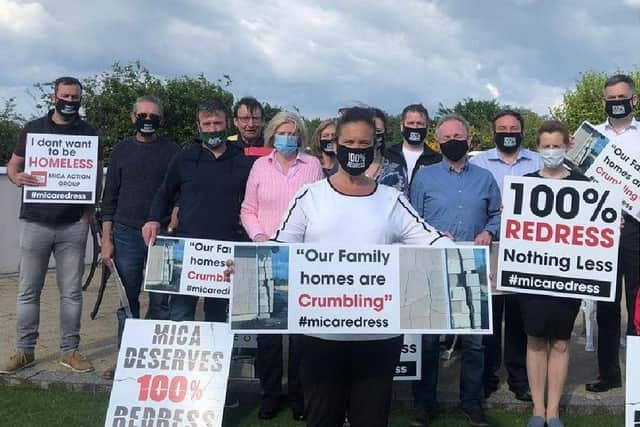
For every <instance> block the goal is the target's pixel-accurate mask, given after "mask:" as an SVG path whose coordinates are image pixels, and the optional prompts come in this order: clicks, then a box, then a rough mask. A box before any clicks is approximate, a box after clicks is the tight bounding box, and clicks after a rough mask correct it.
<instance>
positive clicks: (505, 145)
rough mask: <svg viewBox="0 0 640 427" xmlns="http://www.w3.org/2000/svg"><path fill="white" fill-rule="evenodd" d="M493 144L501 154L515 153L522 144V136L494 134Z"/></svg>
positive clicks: (513, 133) (510, 133)
mask: <svg viewBox="0 0 640 427" xmlns="http://www.w3.org/2000/svg"><path fill="white" fill-rule="evenodd" d="M493 142H495V144H496V147H498V150H500V151H502V152H503V153H515V152H516V151H517V150H518V147H520V144H522V134H521V133H519V132H496V134H495V135H494V136H493Z"/></svg>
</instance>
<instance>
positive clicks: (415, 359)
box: [393, 335, 422, 381]
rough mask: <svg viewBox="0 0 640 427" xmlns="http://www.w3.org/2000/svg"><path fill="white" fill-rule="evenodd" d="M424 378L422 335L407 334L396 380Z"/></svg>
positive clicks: (394, 378)
mask: <svg viewBox="0 0 640 427" xmlns="http://www.w3.org/2000/svg"><path fill="white" fill-rule="evenodd" d="M421 378H422V335H405V336H404V342H403V343H402V353H400V362H399V363H398V364H397V365H396V370H395V375H394V377H393V380H394V381H414V380H419V379H421Z"/></svg>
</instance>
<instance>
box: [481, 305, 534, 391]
mask: <svg viewBox="0 0 640 427" xmlns="http://www.w3.org/2000/svg"><path fill="white" fill-rule="evenodd" d="M491 304H492V308H493V335H485V336H484V339H483V344H484V346H485V347H484V367H485V368H484V384H485V387H488V386H492V385H497V384H498V381H499V379H498V376H497V375H496V372H497V371H498V369H500V366H501V365H502V360H503V359H502V349H503V347H504V365H505V367H506V368H507V374H508V378H507V383H508V384H509V389H510V390H511V391H514V392H516V391H521V390H527V389H528V388H529V382H528V380H527V334H525V332H524V326H523V324H522V316H521V315H520V306H519V303H518V298H517V295H495V296H493V297H492V298H491ZM503 314H504V345H503V342H502V316H503Z"/></svg>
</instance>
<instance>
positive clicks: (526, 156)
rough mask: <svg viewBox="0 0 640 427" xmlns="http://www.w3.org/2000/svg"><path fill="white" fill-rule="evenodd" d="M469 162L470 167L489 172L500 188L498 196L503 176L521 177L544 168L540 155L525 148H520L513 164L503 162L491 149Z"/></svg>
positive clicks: (496, 151)
mask: <svg viewBox="0 0 640 427" xmlns="http://www.w3.org/2000/svg"><path fill="white" fill-rule="evenodd" d="M469 162H470V163H471V164H472V165H477V166H480V167H481V168H485V169H486V170H488V171H489V172H491V174H492V175H493V178H494V179H495V180H496V184H498V188H500V194H502V185H503V183H504V177H505V176H523V175H526V174H528V173H533V172H537V171H539V170H540V169H542V167H543V166H544V165H543V164H542V159H541V158H540V155H539V154H538V153H535V152H533V151H531V150H527V149H526V148H521V149H520V150H519V151H518V157H517V158H516V161H515V163H513V164H509V163H507V162H505V161H504V160H503V159H502V157H500V153H498V149H497V148H492V149H491V150H487V151H485V152H484V153H480V154H478V155H476V156H473V157H472V158H471V160H469Z"/></svg>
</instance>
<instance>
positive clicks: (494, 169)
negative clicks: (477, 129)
mask: <svg viewBox="0 0 640 427" xmlns="http://www.w3.org/2000/svg"><path fill="white" fill-rule="evenodd" d="M492 127H493V129H492V131H493V141H494V143H495V145H496V146H495V148H492V149H491V150H488V151H485V152H484V153H481V154H478V155H477V156H474V157H472V158H471V160H470V161H469V162H470V163H471V164H474V165H478V166H481V167H483V168H485V169H487V170H488V171H489V172H491V173H492V174H493V177H494V178H495V180H496V183H497V184H498V187H500V193H502V185H503V181H504V177H505V176H512V175H513V176H523V175H526V174H528V173H532V172H536V171H539V170H540V169H542V166H543V165H542V160H541V159H540V155H539V154H538V153H536V152H533V151H529V150H527V149H526V148H522V139H523V137H524V118H523V117H522V115H521V114H520V113H518V112H517V111H513V110H503V111H501V112H500V113H498V114H497V115H496V116H495V117H494V118H493V122H492ZM491 305H492V308H493V313H492V315H493V335H485V336H484V346H485V350H484V365H485V372H484V373H485V375H484V392H485V397H488V396H489V395H490V394H491V393H493V392H494V391H496V390H497V389H498V385H499V383H500V379H499V378H498V376H497V375H496V373H497V371H498V369H500V365H501V364H502V315H503V313H504V364H505V367H506V368H507V374H508V379H507V382H508V384H509V389H510V390H511V391H512V392H513V394H514V395H515V397H516V399H518V400H523V401H531V393H530V392H529V383H528V380H527V365H526V354H527V335H526V334H525V333H524V327H523V325H522V317H521V316H520V307H519V305H518V298H517V296H516V295H508V294H504V295H496V294H495V293H494V295H493V296H492V304H491Z"/></svg>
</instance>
